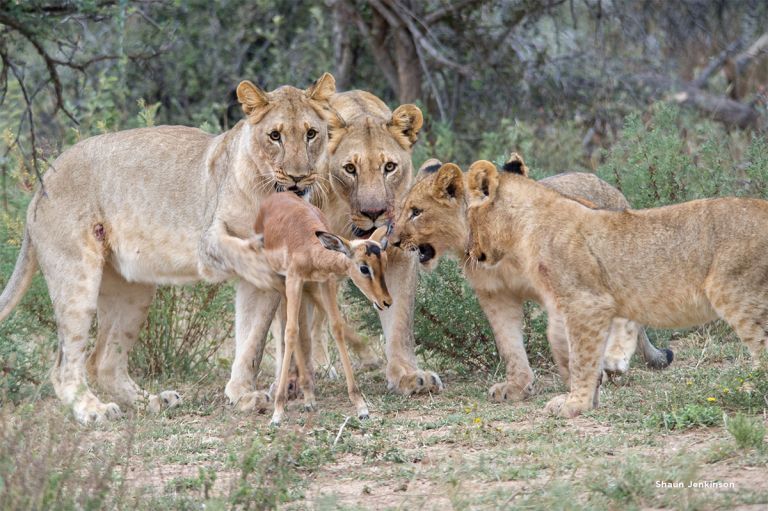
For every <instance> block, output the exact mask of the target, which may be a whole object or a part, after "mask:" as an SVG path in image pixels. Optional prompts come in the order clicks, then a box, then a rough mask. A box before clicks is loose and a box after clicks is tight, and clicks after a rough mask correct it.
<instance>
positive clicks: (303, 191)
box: [275, 183, 312, 197]
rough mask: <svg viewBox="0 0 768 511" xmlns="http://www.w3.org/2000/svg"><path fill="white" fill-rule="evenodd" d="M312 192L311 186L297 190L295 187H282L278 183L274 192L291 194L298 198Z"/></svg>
mask: <svg viewBox="0 0 768 511" xmlns="http://www.w3.org/2000/svg"><path fill="white" fill-rule="evenodd" d="M311 190H312V186H305V187H303V188H299V187H298V186H297V185H292V186H284V185H281V184H280V183H275V191H278V192H293V193H295V194H296V195H298V196H299V197H304V196H305V195H307V194H308V193H309V192H310V191H311Z"/></svg>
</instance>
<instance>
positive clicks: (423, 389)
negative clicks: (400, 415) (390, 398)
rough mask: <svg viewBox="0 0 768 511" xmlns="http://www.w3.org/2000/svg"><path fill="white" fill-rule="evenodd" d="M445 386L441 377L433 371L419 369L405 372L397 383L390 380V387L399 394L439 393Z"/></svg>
mask: <svg viewBox="0 0 768 511" xmlns="http://www.w3.org/2000/svg"><path fill="white" fill-rule="evenodd" d="M444 388H445V387H444V386H443V382H442V380H441V379H440V377H439V376H438V375H437V374H436V373H433V372H432V371H422V370H419V369H417V370H416V371H412V372H409V373H406V374H404V375H403V376H401V377H400V380H399V381H398V382H397V383H392V382H390V384H389V389H390V390H391V391H393V392H397V393H398V394H403V395H406V396H410V395H412V394H426V393H427V392H432V393H438V392H441V391H442V390H443V389H444Z"/></svg>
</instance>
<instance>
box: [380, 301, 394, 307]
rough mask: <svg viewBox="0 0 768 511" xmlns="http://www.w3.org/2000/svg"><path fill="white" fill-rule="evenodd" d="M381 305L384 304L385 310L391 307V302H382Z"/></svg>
mask: <svg viewBox="0 0 768 511" xmlns="http://www.w3.org/2000/svg"><path fill="white" fill-rule="evenodd" d="M382 303H384V307H385V308H387V307H389V306H390V305H392V302H391V301H389V300H382Z"/></svg>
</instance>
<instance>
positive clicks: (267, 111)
mask: <svg viewBox="0 0 768 511" xmlns="http://www.w3.org/2000/svg"><path fill="white" fill-rule="evenodd" d="M335 92H336V82H335V80H334V78H333V76H331V75H330V74H329V73H325V74H324V75H323V76H321V77H320V78H319V79H318V80H317V81H316V82H315V83H314V84H312V85H311V86H310V87H309V88H307V89H306V90H301V89H297V88H295V87H290V86H287V85H286V86H283V87H280V88H278V89H275V90H274V91H272V92H264V91H263V90H262V89H260V88H259V87H257V86H256V85H254V84H253V83H251V82H250V81H247V80H246V81H243V82H240V84H239V85H238V86H237V99H238V101H239V102H240V104H241V105H242V108H243V112H244V113H245V120H244V121H243V122H242V123H241V129H242V132H241V137H242V138H241V145H242V147H241V149H242V150H244V151H245V152H246V154H247V158H248V159H249V160H250V163H252V165H253V166H255V167H256V168H257V169H258V170H259V174H258V175H248V176H243V179H245V180H246V182H247V184H248V185H250V186H249V188H251V189H255V190H256V191H259V192H265V191H267V190H269V189H271V188H274V189H275V190H277V191H284V190H289V191H292V192H294V193H296V194H298V195H306V194H307V192H310V191H312V189H313V186H314V185H315V184H316V183H317V179H318V170H322V169H324V166H325V163H326V158H327V145H328V129H329V125H331V126H332V125H334V123H340V122H341V120H340V118H339V117H338V116H337V115H336V114H335V112H334V111H333V109H332V108H331V107H330V104H329V103H328V100H329V98H330V97H331V96H332V95H333V94H334V93H335ZM242 141H244V142H242ZM265 166H266V168H265Z"/></svg>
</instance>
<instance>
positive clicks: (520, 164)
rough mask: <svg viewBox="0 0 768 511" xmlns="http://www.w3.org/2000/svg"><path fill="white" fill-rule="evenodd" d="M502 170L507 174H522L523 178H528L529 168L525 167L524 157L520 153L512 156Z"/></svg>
mask: <svg viewBox="0 0 768 511" xmlns="http://www.w3.org/2000/svg"><path fill="white" fill-rule="evenodd" d="M502 169H503V170H504V171H505V172H511V173H512V174H520V175H521V176H526V177H528V167H527V166H526V165H525V162H524V161H523V157H522V156H520V155H519V154H518V153H512V154H510V155H509V158H508V159H507V162H506V163H505V164H504V166H503V167H502Z"/></svg>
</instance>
